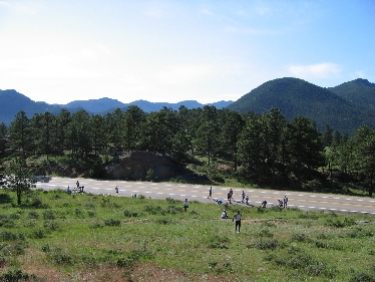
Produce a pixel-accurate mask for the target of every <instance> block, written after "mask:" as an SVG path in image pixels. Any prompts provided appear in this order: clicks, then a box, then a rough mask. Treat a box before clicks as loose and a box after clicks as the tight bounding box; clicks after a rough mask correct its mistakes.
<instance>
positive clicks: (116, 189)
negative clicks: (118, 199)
mask: <svg viewBox="0 0 375 282" xmlns="http://www.w3.org/2000/svg"><path fill="white" fill-rule="evenodd" d="M115 191H116V194H118V187H117V186H116V188H115Z"/></svg>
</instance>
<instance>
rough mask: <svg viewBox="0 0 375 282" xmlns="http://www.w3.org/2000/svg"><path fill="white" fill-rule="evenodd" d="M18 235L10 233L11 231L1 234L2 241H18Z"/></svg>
mask: <svg viewBox="0 0 375 282" xmlns="http://www.w3.org/2000/svg"><path fill="white" fill-rule="evenodd" d="M17 237H18V236H17V234H15V233H12V232H9V231H3V232H1V233H0V240H1V241H14V240H17Z"/></svg>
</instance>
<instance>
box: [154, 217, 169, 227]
mask: <svg viewBox="0 0 375 282" xmlns="http://www.w3.org/2000/svg"><path fill="white" fill-rule="evenodd" d="M156 223H158V224H164V225H167V224H172V223H173V221H172V220H170V219H165V218H160V219H157V220H156Z"/></svg>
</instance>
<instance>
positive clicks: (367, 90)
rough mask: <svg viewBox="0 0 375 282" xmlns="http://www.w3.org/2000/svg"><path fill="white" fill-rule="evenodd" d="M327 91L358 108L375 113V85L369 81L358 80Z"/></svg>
mask: <svg viewBox="0 0 375 282" xmlns="http://www.w3.org/2000/svg"><path fill="white" fill-rule="evenodd" d="M327 89H328V90H329V91H331V92H333V93H335V94H336V95H338V96H340V97H342V98H344V99H345V100H347V101H349V102H351V103H353V104H355V105H357V106H360V107H362V108H370V109H371V110H372V111H375V83H371V82H369V81H368V80H367V79H361V78H358V79H356V80H352V81H349V82H345V83H343V84H340V85H338V86H336V87H330V88H327Z"/></svg>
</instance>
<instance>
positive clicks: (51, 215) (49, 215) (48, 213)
mask: <svg viewBox="0 0 375 282" xmlns="http://www.w3.org/2000/svg"><path fill="white" fill-rule="evenodd" d="M43 218H44V219H55V215H54V213H53V211H51V210H46V211H44V212H43Z"/></svg>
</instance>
